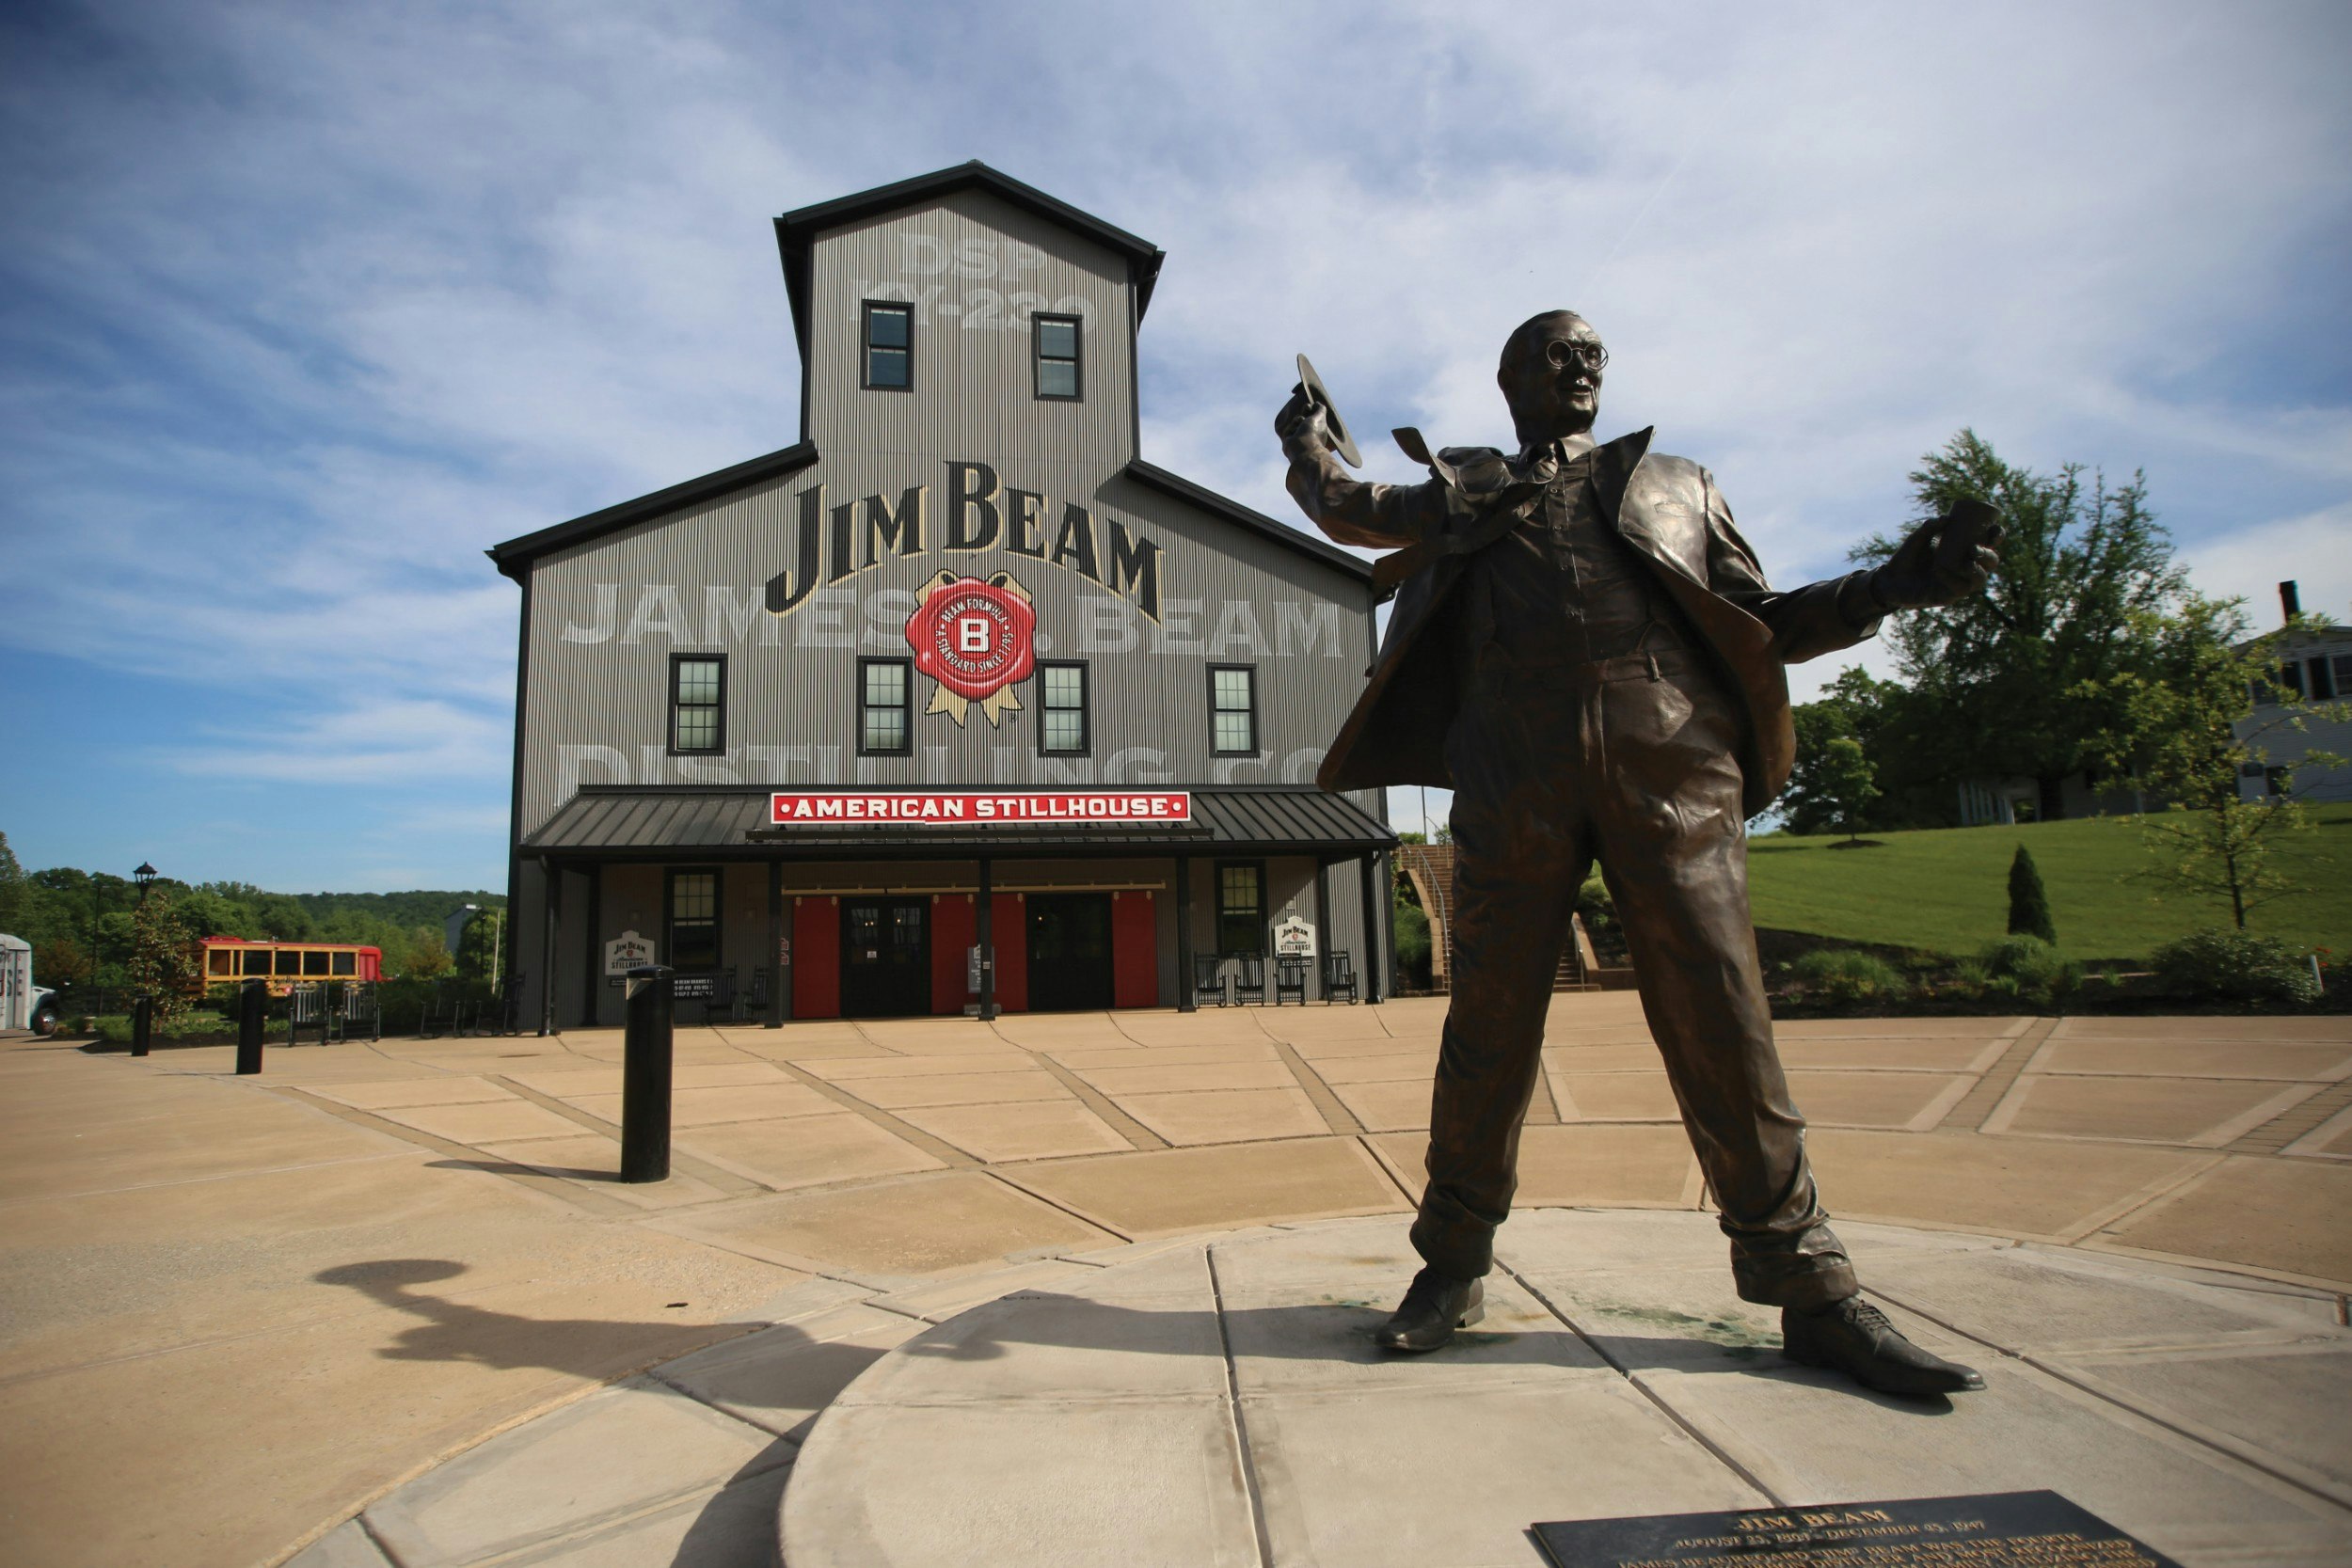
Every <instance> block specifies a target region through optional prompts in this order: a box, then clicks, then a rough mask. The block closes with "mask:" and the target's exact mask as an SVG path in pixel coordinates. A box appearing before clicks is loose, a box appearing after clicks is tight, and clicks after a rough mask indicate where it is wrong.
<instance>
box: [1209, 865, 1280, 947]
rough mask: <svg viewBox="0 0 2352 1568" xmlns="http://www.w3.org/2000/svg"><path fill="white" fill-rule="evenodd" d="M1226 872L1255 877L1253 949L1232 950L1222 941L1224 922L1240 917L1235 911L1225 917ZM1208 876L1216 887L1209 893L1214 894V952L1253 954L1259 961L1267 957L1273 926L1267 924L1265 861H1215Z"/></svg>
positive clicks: (1268, 904)
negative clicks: (1240, 872)
mask: <svg viewBox="0 0 2352 1568" xmlns="http://www.w3.org/2000/svg"><path fill="white" fill-rule="evenodd" d="M1228 871H1247V872H1248V873H1250V874H1251V875H1252V876H1253V877H1255V878H1256V879H1257V883H1258V911H1257V914H1258V920H1257V926H1258V930H1257V938H1256V940H1257V946H1255V947H1232V946H1229V945H1227V943H1226V940H1225V923H1226V921H1227V920H1228V919H1229V918H1231V919H1239V918H1241V915H1240V914H1239V913H1238V912H1236V913H1235V914H1233V915H1231V916H1229V915H1228V914H1227V913H1226V908H1225V874H1226V873H1227V872H1228ZM1212 874H1213V875H1214V876H1215V877H1216V886H1215V887H1214V888H1213V889H1212V892H1213V894H1214V895H1215V898H1216V912H1215V918H1216V950H1217V951H1218V952H1219V953H1255V954H1257V956H1258V957H1260V958H1266V957H1269V956H1270V955H1271V954H1272V953H1273V951H1274V933H1273V927H1272V925H1271V923H1270V922H1271V901H1270V900H1269V899H1268V897H1267V894H1266V875H1265V862H1263V861H1248V860H1245V861H1217V862H1216V863H1214V868H1213V873H1212Z"/></svg>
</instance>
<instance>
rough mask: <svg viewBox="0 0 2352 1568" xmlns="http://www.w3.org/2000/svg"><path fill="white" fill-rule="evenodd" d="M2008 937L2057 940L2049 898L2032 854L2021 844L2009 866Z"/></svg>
mask: <svg viewBox="0 0 2352 1568" xmlns="http://www.w3.org/2000/svg"><path fill="white" fill-rule="evenodd" d="M2009 934H2010V936H2013V937H2014V936H2028V937H2040V938H2041V939H2042V941H2043V942H2053V943H2055V942H2057V941H2058V925H2057V923H2056V922H2055V921H2053V920H2052V919H2051V918H2050V895H2049V894H2048V893H2047V892H2046V891H2045V890H2044V889H2043V888H2042V872H2041V871H2040V869H2039V868H2037V867H2036V866H2035V864H2034V863H2033V852H2032V851H2031V850H2029V849H2027V848H2026V847H2025V846H2024V845H2022V844H2021V845H2019V846H2018V847H2017V853H2016V854H2015V855H2013V856H2011V857H2010V863H2009Z"/></svg>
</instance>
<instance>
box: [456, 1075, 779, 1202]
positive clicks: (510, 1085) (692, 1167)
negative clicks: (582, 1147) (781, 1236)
mask: <svg viewBox="0 0 2352 1568" xmlns="http://www.w3.org/2000/svg"><path fill="white" fill-rule="evenodd" d="M483 1076H484V1077H485V1078H487V1079H488V1080H489V1081H490V1082H491V1083H493V1084H498V1085H502V1086H503V1087H505V1088H507V1089H510V1090H512V1091H513V1092H514V1093H515V1094H516V1095H517V1096H519V1097H520V1098H522V1099H524V1100H527V1101H531V1102H532V1104H533V1105H536V1106H538V1107H539V1108H540V1109H541V1110H544V1111H550V1112H553V1113H554V1114H555V1115H557V1116H559V1117H563V1118H564V1120H566V1121H570V1122H576V1123H578V1124H579V1125H580V1127H582V1128H584V1129H586V1130H587V1131H588V1132H594V1133H596V1134H597V1135H598V1136H599V1137H607V1138H612V1139H613V1140H614V1141H615V1142H618V1141H619V1139H620V1136H621V1130H620V1128H619V1127H617V1126H616V1125H614V1124H613V1123H612V1122H609V1121H607V1120H605V1119H604V1118H603V1117H599V1116H596V1114H594V1113H593V1112H589V1111H583V1110H580V1108H579V1107H577V1106H574V1105H567V1104H565V1103H564V1101H560V1100H558V1099H556V1098H555V1097H554V1096H553V1095H549V1094H542V1093H540V1092H539V1091H538V1090H537V1089H534V1088H532V1087H531V1086H530V1085H527V1084H518V1083H516V1081H515V1080H513V1079H511V1078H508V1077H506V1076H505V1075H504V1074H502V1073H495V1072H489V1073H484V1074H483ZM672 1131H673V1132H675V1126H674V1127H673V1129H672ZM690 1131H691V1129H690ZM670 1164H671V1165H672V1166H673V1167H674V1168H675V1169H677V1170H681V1171H683V1172H685V1173H686V1174H687V1175H689V1176H691V1177H692V1178H693V1179H694V1180H697V1181H700V1182H702V1183H703V1184H704V1185H705V1186H707V1187H715V1188H717V1189H718V1191H719V1192H720V1193H721V1194H722V1195H723V1196H726V1197H741V1196H743V1195H744V1194H746V1193H772V1192H774V1191H775V1190H776V1189H775V1188H773V1187H771V1186H769V1185H768V1184H767V1183H766V1182H764V1181H754V1180H750V1179H749V1178H747V1177H743V1176H739V1175H737V1174H736V1173H735V1172H733V1171H730V1170H723V1169H721V1168H720V1167H719V1166H717V1165H714V1164H709V1163H708V1162H707V1161H703V1160H698V1159H696V1158H695V1157H694V1156H693V1155H691V1154H688V1153H686V1152H685V1151H683V1150H681V1149H680V1148H677V1146H676V1140H675V1137H673V1138H672V1140H671V1148H670Z"/></svg>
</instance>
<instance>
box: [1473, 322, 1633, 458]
mask: <svg viewBox="0 0 2352 1568" xmlns="http://www.w3.org/2000/svg"><path fill="white" fill-rule="evenodd" d="M1588 345H1589V346H1588ZM1599 349H1600V337H1599V335H1598V334H1597V333H1596V332H1594V330H1593V327H1592V324H1591V323H1590V322H1588V321H1586V320H1585V319H1584V318H1583V317H1582V316H1580V315H1578V314H1577V313H1576V312H1575V311H1573V310H1546V311H1545V312H1543V314H1541V315H1537V316H1530V317H1528V318H1527V320H1525V321H1523V322H1521V323H1520V324H1519V325H1518V327H1517V328H1516V329H1515V330H1514V331H1513V332H1512V334H1511V336H1510V337H1509V338H1507V339H1505V340H1504V341H1503V344H1502V360H1501V361H1500V362H1499V363H1498V364H1497V365H1496V367H1495V381H1496V384H1497V385H1499V386H1500V387H1502V396H1503V401H1504V402H1506V403H1508V404H1510V405H1511V422H1512V423H1513V424H1514V425H1516V426H1517V427H1518V436H1519V440H1520V441H1521V442H1522V443H1527V442H1534V441H1543V440H1551V439H1555V438H1557V437H1559V436H1569V435H1582V434H1583V433H1584V432H1586V431H1589V430H1591V429H1592V427H1593V420H1594V419H1595V418H1596V417H1597V415H1598V414H1599V412H1600V366H1599V365H1597V364H1594V363H1592V362H1591V360H1592V357H1593V356H1594V355H1595V354H1596V353H1599ZM1599 357H1600V359H1601V360H1602V362H1603V363H1605V362H1606V361H1607V357H1608V356H1607V355H1606V354H1605V353H1599Z"/></svg>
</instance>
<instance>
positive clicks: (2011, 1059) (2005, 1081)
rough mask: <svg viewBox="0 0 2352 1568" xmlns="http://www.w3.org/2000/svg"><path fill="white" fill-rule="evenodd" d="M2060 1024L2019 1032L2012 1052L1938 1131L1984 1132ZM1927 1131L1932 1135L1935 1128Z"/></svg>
mask: <svg viewBox="0 0 2352 1568" xmlns="http://www.w3.org/2000/svg"><path fill="white" fill-rule="evenodd" d="M2059 1022H2060V1021H2059V1020H2058V1019H2054V1018H2037V1019H2033V1020H2031V1021H2029V1022H2027V1023H2026V1027H2025V1028H2023V1029H2022V1030H2020V1031H2018V1034H2017V1037H2016V1039H2015V1040H2014V1041H2013V1042H2012V1043H2011V1044H2010V1048H2009V1049H2008V1050H2007V1051H2004V1052H2002V1053H2001V1059H2000V1060H1999V1061H1997V1062H1994V1064H1993V1066H1992V1067H1991V1068H1989V1069H1986V1071H1985V1074H1984V1076H1983V1077H1981V1078H1979V1079H1978V1080H1977V1086H1976V1087H1975V1088H1973V1089H1971V1090H1969V1091H1968V1093H1967V1094H1965V1095H1963V1096H1962V1098H1961V1100H1960V1102H1959V1103H1958V1104H1956V1105H1954V1106H1953V1107H1952V1108H1951V1111H1950V1113H1949V1114H1947V1116H1946V1117H1945V1118H1944V1120H1943V1121H1942V1122H1939V1123H1937V1124H1936V1125H1937V1127H1943V1126H1947V1125H1949V1126H1954V1127H1962V1128H1966V1129H1968V1130H1969V1131H1971V1132H1983V1131H1984V1130H1985V1123H1986V1122H1988V1121H1989V1120H1991V1119H1992V1117H1993V1116H1994V1113H1995V1112H1996V1111H1998V1110H1999V1109H2000V1107H2001V1102H2002V1101H2004V1100H2006V1099H2007V1098H2008V1096H2009V1092H2010V1086H2011V1085H2013V1084H2015V1083H2016V1081H2017V1076H2018V1074H2019V1073H2021V1072H2023V1071H2025V1069H2026V1063H2027V1062H2029V1061H2031V1060H2033V1058H2034V1055H2035V1053H2037V1052H2039V1051H2040V1050H2041V1049H2042V1045H2043V1043H2044V1042H2045V1041H2047V1040H2048V1039H2049V1037H2050V1036H2051V1035H2052V1034H2053V1033H2055V1032H2056V1030H2057V1029H2058V1023H2059ZM1928 1131H1930V1132H1933V1131H1935V1128H1930V1129H1928Z"/></svg>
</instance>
